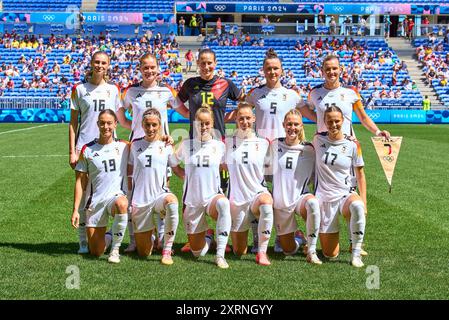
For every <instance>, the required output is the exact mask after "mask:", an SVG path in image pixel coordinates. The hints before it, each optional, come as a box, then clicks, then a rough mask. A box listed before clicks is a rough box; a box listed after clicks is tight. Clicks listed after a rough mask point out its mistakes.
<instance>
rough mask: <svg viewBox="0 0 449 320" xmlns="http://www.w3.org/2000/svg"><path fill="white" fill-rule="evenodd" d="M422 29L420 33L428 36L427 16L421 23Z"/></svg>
mask: <svg viewBox="0 0 449 320" xmlns="http://www.w3.org/2000/svg"><path fill="white" fill-rule="evenodd" d="M421 24H422V27H421V30H422V31H421V33H422V34H423V35H425V36H427V35H428V34H429V24H430V21H429V18H428V17H427V16H425V17H424V19H423V20H422V21H421Z"/></svg>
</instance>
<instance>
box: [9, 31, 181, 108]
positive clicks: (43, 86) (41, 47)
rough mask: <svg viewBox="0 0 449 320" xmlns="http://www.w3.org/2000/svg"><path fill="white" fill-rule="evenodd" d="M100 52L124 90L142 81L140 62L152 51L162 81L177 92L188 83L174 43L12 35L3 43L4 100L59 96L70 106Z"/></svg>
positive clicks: (155, 40)
mask: <svg viewBox="0 0 449 320" xmlns="http://www.w3.org/2000/svg"><path fill="white" fill-rule="evenodd" d="M96 50H104V51H106V52H108V53H109V55H110V56H111V72H110V78H111V81H113V82H115V83H117V84H118V85H120V86H121V87H127V86H128V85H130V84H132V83H135V82H138V81H140V74H139V72H138V71H137V68H136V66H137V63H138V59H139V57H140V56H141V55H142V54H143V53H144V52H148V51H151V52H153V53H155V54H156V56H157V57H158V59H159V62H160V66H161V73H162V78H161V80H162V82H164V83H168V84H170V85H171V86H173V87H175V88H176V87H177V86H179V85H180V84H181V83H182V73H180V70H179V68H177V65H178V64H179V63H180V62H179V50H177V49H176V50H172V44H171V43H170V42H169V40H168V39H167V40H165V41H162V42H161V40H158V39H154V38H152V39H149V40H148V39H146V38H144V37H142V38H140V39H136V40H133V41H131V40H129V39H114V40H112V41H108V40H100V39H99V38H98V37H96V38H89V37H85V38H84V39H83V40H80V39H72V38H70V37H55V36H53V37H50V38H48V39H43V38H36V37H34V36H31V37H29V36H24V37H21V36H19V35H17V34H9V33H6V34H5V35H4V37H3V38H2V39H0V96H3V97H57V98H60V99H61V100H62V101H64V100H66V99H68V98H69V95H70V90H71V87H72V85H73V84H74V83H76V82H79V81H82V80H83V79H84V74H85V73H86V71H87V70H88V68H89V63H90V56H91V54H92V52H94V51H96ZM181 71H182V70H181Z"/></svg>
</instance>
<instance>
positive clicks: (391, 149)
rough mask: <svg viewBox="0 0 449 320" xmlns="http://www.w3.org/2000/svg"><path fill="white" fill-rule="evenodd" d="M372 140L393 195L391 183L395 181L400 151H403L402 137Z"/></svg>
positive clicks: (373, 138) (372, 138) (374, 138)
mask: <svg viewBox="0 0 449 320" xmlns="http://www.w3.org/2000/svg"><path fill="white" fill-rule="evenodd" d="M371 140H372V141H373V144H374V149H376V152H377V155H378V157H379V160H380V164H381V165H382V168H383V169H384V172H385V176H386V177H387V181H388V184H389V185H390V193H391V181H392V180H393V173H394V168H395V167H396V161H397V160H398V156H399V150H401V143H402V137H390V139H389V140H385V138H384V137H371Z"/></svg>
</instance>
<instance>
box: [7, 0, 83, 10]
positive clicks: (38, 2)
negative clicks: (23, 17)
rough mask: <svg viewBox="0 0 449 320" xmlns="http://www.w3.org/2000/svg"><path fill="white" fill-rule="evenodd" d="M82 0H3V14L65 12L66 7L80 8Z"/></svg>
mask: <svg viewBox="0 0 449 320" xmlns="http://www.w3.org/2000/svg"><path fill="white" fill-rule="evenodd" d="M81 1H82V0H58V1H48V0H27V1H17V0H3V11H4V12H8V11H9V12H30V11H40V12H46V11H66V9H67V7H68V6H77V7H78V8H81Z"/></svg>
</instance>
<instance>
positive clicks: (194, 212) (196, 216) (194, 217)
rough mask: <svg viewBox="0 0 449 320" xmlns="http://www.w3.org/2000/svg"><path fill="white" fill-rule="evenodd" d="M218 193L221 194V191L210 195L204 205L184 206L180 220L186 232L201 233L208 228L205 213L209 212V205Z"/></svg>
mask: <svg viewBox="0 0 449 320" xmlns="http://www.w3.org/2000/svg"><path fill="white" fill-rule="evenodd" d="M218 195H221V193H217V194H216V195H215V196H212V197H210V200H209V201H208V202H207V203H206V205H204V206H198V207H189V206H186V207H185V208H184V211H183V213H182V218H183V219H182V220H183V221H184V228H185V230H186V233H187V234H195V233H201V232H204V231H206V230H207V229H208V227H209V225H208V224H207V221H206V214H209V212H210V211H209V210H210V205H211V203H212V201H213V200H214V199H215V197H216V196H218Z"/></svg>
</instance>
